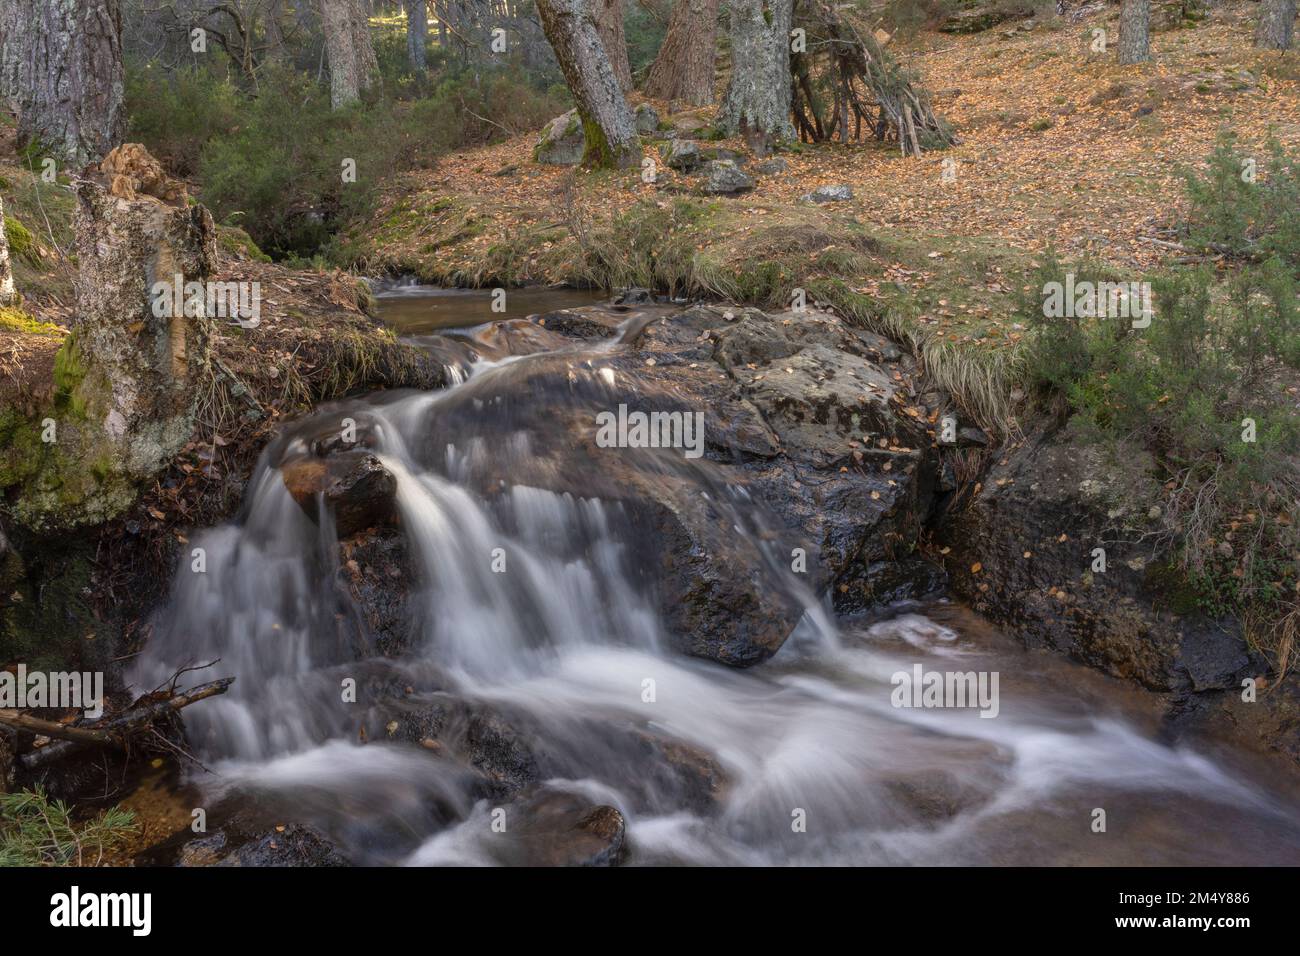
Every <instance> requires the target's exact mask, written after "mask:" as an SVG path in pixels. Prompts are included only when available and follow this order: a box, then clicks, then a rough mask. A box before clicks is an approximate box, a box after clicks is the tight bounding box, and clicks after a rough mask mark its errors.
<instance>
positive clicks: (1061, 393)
mask: <svg viewBox="0 0 1300 956" xmlns="http://www.w3.org/2000/svg"><path fill="white" fill-rule="evenodd" d="M1270 157H1271V158H1270V160H1269V172H1270V174H1271V175H1270V179H1269V180H1260V181H1257V182H1255V183H1251V182H1249V181H1247V180H1243V179H1241V177H1240V172H1241V168H1242V167H1241V164H1240V157H1239V156H1238V155H1237V154H1236V153H1235V152H1234V151H1233V150H1232V149H1231V148H1230V147H1229V146H1228V145H1226V144H1220V145H1219V147H1218V148H1217V149H1216V151H1215V153H1214V155H1213V156H1212V157H1211V160H1210V164H1209V168H1208V170H1207V171H1206V172H1205V173H1204V174H1202V175H1199V176H1195V177H1192V178H1191V179H1190V180H1189V197H1190V198H1191V200H1192V209H1193V212H1192V216H1193V221H1192V222H1191V223H1190V224H1189V235H1190V236H1193V237H1198V239H1199V241H1201V242H1204V243H1206V244H1207V245H1212V246H1213V247H1214V248H1216V249H1219V250H1221V251H1228V250H1231V251H1232V252H1233V254H1235V255H1236V256H1238V257H1239V260H1238V263H1237V267H1236V268H1235V270H1234V271H1232V272H1230V273H1228V274H1226V275H1222V274H1220V273H1217V272H1216V271H1215V270H1213V269H1212V268H1210V267H1208V266H1203V267H1198V268H1187V267H1184V268H1177V269H1173V270H1170V271H1166V272H1163V273H1161V274H1158V275H1156V276H1154V277H1152V278H1151V280H1150V282H1151V290H1152V298H1153V300H1154V315H1153V317H1152V321H1151V324H1150V326H1149V327H1147V328H1144V329H1135V328H1133V327H1132V325H1131V323H1130V321H1129V320H1118V319H1113V318H1109V319H1108V318H1089V317H1083V318H1078V317H1076V318H1048V317H1046V316H1045V315H1044V308H1043V303H1042V299H1041V298H1037V297H1036V296H1035V293H1036V292H1037V291H1038V290H1039V289H1041V288H1042V283H1043V282H1045V281H1058V282H1059V281H1062V277H1063V275H1064V273H1065V267H1063V266H1062V265H1061V264H1060V263H1059V262H1057V261H1055V260H1054V259H1053V258H1050V257H1049V259H1048V261H1047V262H1046V263H1045V264H1044V265H1043V267H1042V268H1041V269H1040V270H1039V273H1038V275H1037V277H1036V282H1035V284H1034V285H1033V286H1031V292H1030V294H1029V295H1028V296H1026V297H1025V298H1024V300H1023V301H1022V304H1021V312H1022V314H1023V315H1024V317H1025V320H1026V323H1027V324H1028V325H1029V326H1030V329H1031V332H1030V343H1029V346H1028V348H1027V351H1026V370H1027V373H1028V375H1029V378H1030V380H1031V382H1032V383H1033V384H1035V385H1037V386H1039V387H1040V390H1041V392H1042V393H1043V394H1047V395H1055V396H1058V397H1059V398H1060V399H1063V400H1064V402H1065V403H1066V405H1067V406H1068V409H1069V410H1070V412H1072V413H1073V414H1075V415H1076V416H1078V417H1079V418H1080V419H1081V421H1082V423H1083V424H1085V425H1086V426H1088V427H1090V428H1091V429H1092V430H1093V431H1094V433H1095V434H1097V435H1098V436H1099V437H1102V438H1108V439H1111V440H1114V441H1116V442H1119V441H1125V442H1137V443H1139V444H1140V445H1142V446H1143V447H1145V448H1146V449H1148V450H1149V451H1150V452H1151V453H1152V455H1153V458H1154V460H1155V461H1156V462H1157V467H1158V468H1159V470H1160V473H1159V474H1157V475H1156V476H1155V477H1156V478H1157V479H1158V480H1159V481H1160V482H1161V483H1162V484H1163V485H1164V487H1165V489H1166V492H1167V498H1166V500H1165V501H1164V503H1163V504H1164V507H1163V509H1162V518H1163V521H1164V525H1165V527H1164V534H1165V536H1166V540H1167V541H1168V542H1169V543H1170V545H1171V546H1172V547H1173V548H1174V550H1175V551H1176V553H1177V555H1178V559H1179V567H1180V569H1181V571H1182V573H1183V575H1184V578H1185V582H1186V584H1187V585H1189V588H1188V590H1189V592H1190V595H1191V597H1192V600H1193V601H1194V603H1195V604H1196V605H1198V606H1199V607H1200V608H1201V609H1202V610H1204V611H1207V612H1209V613H1211V614H1215V615H1223V614H1232V615H1235V616H1237V617H1238V618H1239V619H1241V620H1242V621H1243V622H1244V623H1245V625H1246V627H1247V631H1248V636H1249V637H1251V638H1252V639H1253V640H1254V641H1255V642H1256V644H1257V646H1259V647H1260V648H1261V649H1262V650H1264V651H1266V652H1268V653H1270V654H1271V656H1272V658H1273V660H1274V662H1275V664H1277V666H1278V667H1279V668H1281V667H1284V666H1285V662H1286V659H1287V657H1288V655H1289V653H1290V649H1291V646H1292V643H1293V641H1294V636H1295V632H1296V622H1297V619H1300V612H1298V611H1297V606H1300V559H1297V555H1300V412H1298V411H1297V407H1296V402H1295V399H1294V396H1293V395H1292V394H1290V393H1289V392H1288V389H1293V388H1294V383H1295V382H1296V381H1297V377H1296V372H1297V371H1300V305H1298V303H1297V290H1298V285H1297V277H1296V274H1295V272H1294V267H1295V264H1296V263H1297V261H1300V239H1298V236H1300V233H1297V231H1296V229H1295V225H1294V220H1295V216H1296V213H1295V210H1294V206H1292V207H1290V208H1285V209H1284V208H1278V207H1276V205H1275V204H1276V203H1278V202H1280V201H1281V199H1280V197H1283V196H1285V195H1288V194H1289V193H1290V192H1291V191H1294V190H1295V189H1296V184H1297V182H1300V180H1298V179H1297V176H1296V163H1295V160H1294V158H1291V157H1288V156H1286V155H1284V154H1283V152H1282V151H1281V150H1280V149H1277V148H1270ZM1073 271H1074V272H1075V274H1076V280H1075V281H1076V283H1077V282H1080V281H1083V280H1085V279H1086V280H1091V281H1098V280H1101V279H1110V280H1113V279H1114V278H1115V276H1114V275H1112V274H1109V273H1108V272H1107V270H1104V269H1100V268H1098V267H1096V266H1092V265H1087V264H1085V265H1081V266H1076V267H1074V268H1073ZM1251 428H1253V432H1254V437H1253V440H1248V436H1249V430H1250V429H1251Z"/></svg>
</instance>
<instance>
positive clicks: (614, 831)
mask: <svg viewBox="0 0 1300 956" xmlns="http://www.w3.org/2000/svg"><path fill="white" fill-rule="evenodd" d="M506 821H507V822H506V831H505V833H502V834H500V838H501V839H500V840H499V842H498V847H497V852H498V853H499V855H500V856H501V858H502V862H505V863H508V864H511V865H515V866H613V865H614V864H616V863H618V862H619V859H620V857H621V856H622V853H623V842H624V837H625V835H626V829H627V824H626V822H625V821H624V819H623V814H621V813H619V811H618V810H617V809H615V808H614V807H610V806H604V805H597V804H593V803H592V802H591V801H589V800H587V799H585V798H583V797H581V796H578V795H577V794H572V793H566V792H563V791H559V790H550V789H544V790H542V791H540V792H539V793H537V794H536V795H534V796H532V797H530V798H529V799H527V800H525V801H524V802H523V803H521V804H519V805H517V806H512V807H508V808H507V809H506Z"/></svg>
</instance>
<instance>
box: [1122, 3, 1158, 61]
mask: <svg viewBox="0 0 1300 956" xmlns="http://www.w3.org/2000/svg"><path fill="white" fill-rule="evenodd" d="M1149 59H1151V0H1124V3H1123V5H1122V6H1121V7H1120V8H1119V61H1120V62H1121V63H1145V62H1146V61H1147V60H1149Z"/></svg>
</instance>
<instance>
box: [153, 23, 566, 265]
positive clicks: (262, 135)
mask: <svg viewBox="0 0 1300 956" xmlns="http://www.w3.org/2000/svg"><path fill="white" fill-rule="evenodd" d="M390 41H391V42H390ZM396 42H397V41H396V40H394V39H393V38H391V37H387V36H386V35H385V36H383V37H381V38H380V42H379V46H380V50H381V54H382V56H381V63H382V64H386V67H385V68H386V69H388V70H390V71H392V72H393V73H394V76H395V77H396V75H397V72H398V70H399V66H398V61H399V51H398V50H397V49H396V46H395V44H396ZM403 42H404V41H403ZM385 44H387V45H388V46H394V49H392V50H388V49H387V46H386V45H385ZM400 55H401V57H403V58H404V57H405V47H404V46H403V47H402V48H401V50H400ZM435 59H437V58H435ZM403 62H404V61H403ZM402 69H405V67H403V68H402ZM259 89H260V93H256V94H254V93H249V92H246V91H242V90H240V89H239V88H238V87H237V86H236V85H235V84H234V83H233V82H232V81H231V80H230V79H228V78H226V77H224V76H221V75H219V74H218V73H216V72H215V71H212V70H199V69H194V70H184V71H181V72H179V73H177V74H174V75H170V76H168V75H164V74H163V72H162V71H158V70H154V69H150V68H148V67H145V68H139V69H133V70H132V71H131V72H130V75H129V78H128V103H129V106H130V109H131V130H132V135H133V136H134V137H135V138H138V139H139V140H140V141H142V142H143V143H144V144H145V145H146V146H147V147H148V148H149V149H150V151H151V152H153V153H154V154H155V155H156V156H158V157H159V159H160V160H162V161H163V162H164V164H165V165H166V166H167V168H168V170H169V172H171V173H172V174H173V175H176V176H179V177H185V178H191V177H197V178H198V180H199V181H200V183H201V185H202V189H201V192H200V198H201V199H202V201H203V202H204V203H205V204H206V205H207V206H208V207H209V208H211V209H212V212H213V214H214V216H216V218H217V220H218V222H222V223H224V224H226V225H231V226H239V227H240V228H242V229H244V230H245V231H247V233H248V234H249V236H251V237H252V239H253V240H254V241H255V243H256V244H257V246H259V247H261V249H262V250H264V251H265V252H266V253H268V254H269V255H270V256H272V257H273V258H277V259H282V258H288V257H306V258H310V257H312V256H315V255H319V254H322V253H328V251H329V249H330V247H331V245H332V243H333V237H334V236H335V234H337V233H338V232H340V231H341V230H342V229H343V228H344V227H345V226H346V224H347V222H348V221H350V220H351V219H353V218H355V217H357V216H360V215H363V214H365V213H366V212H368V211H369V209H370V208H372V204H373V199H374V195H375V191H376V190H377V188H378V187H379V186H380V185H381V184H382V183H383V182H384V180H385V179H386V178H387V177H390V176H392V175H394V174H396V173H398V172H401V171H402V170H405V169H410V168H413V167H415V166H417V165H419V164H425V165H428V164H430V163H431V162H432V161H433V160H434V159H436V158H437V157H438V156H439V155H442V154H444V153H446V152H448V151H449V150H453V149H460V148H464V147H469V146H480V145H484V144H486V143H489V142H491V141H493V140H494V139H499V138H501V137H503V136H505V135H507V133H517V132H522V131H525V130H528V129H533V128H537V127H539V126H541V125H542V124H543V123H544V122H546V121H547V120H549V119H550V118H551V117H553V116H554V115H555V114H556V113H560V112H563V110H564V109H565V108H566V106H567V103H566V101H565V99H563V98H562V97H561V96H559V95H557V93H556V91H555V90H554V89H553V88H546V89H543V88H539V87H538V86H536V85H534V84H533V83H532V82H531V81H530V79H529V78H528V77H527V76H526V75H525V74H523V73H522V72H520V71H519V70H517V69H516V68H513V67H511V68H505V69H500V70H495V71H482V70H480V71H478V72H477V73H465V74H464V75H459V74H458V75H450V74H445V73H444V74H443V75H440V76H435V77H433V78H430V79H428V80H421V81H418V82H417V81H414V80H413V79H412V78H411V77H410V76H409V70H408V73H407V76H406V78H405V79H404V80H403V79H401V78H400V77H397V78H395V79H394V80H392V81H388V82H383V83H380V84H379V86H378V88H377V89H375V90H372V91H371V92H370V93H369V94H368V96H367V98H366V101H365V102H363V103H359V104H357V105H356V106H354V107H351V108H349V109H344V110H332V109H331V108H330V103H329V94H328V91H327V89H326V88H325V87H324V86H323V85H322V84H319V83H317V82H316V80H315V77H314V76H311V75H309V74H307V73H304V72H302V71H298V70H295V69H293V68H291V67H289V66H287V65H272V66H268V67H267V68H265V69H264V70H263V71H262V73H261V74H260V81H259ZM402 97H409V98H405V99H403V98H402ZM345 160H352V161H353V163H355V169H356V181H355V182H344V178H343V169H344V161H345Z"/></svg>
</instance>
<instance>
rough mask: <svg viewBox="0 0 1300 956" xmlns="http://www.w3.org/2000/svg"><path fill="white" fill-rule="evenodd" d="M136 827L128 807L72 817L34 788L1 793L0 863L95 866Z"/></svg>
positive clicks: (67, 810) (60, 804)
mask: <svg viewBox="0 0 1300 956" xmlns="http://www.w3.org/2000/svg"><path fill="white" fill-rule="evenodd" d="M135 830H136V822H135V814H134V813H132V812H131V811H130V810H123V809H120V808H118V807H113V808H112V809H109V810H105V811H104V812H103V813H102V814H100V815H99V816H98V817H95V818H93V819H90V820H84V821H75V820H73V818H72V814H71V812H70V811H69V809H68V806H67V805H66V804H64V803H62V802H61V801H59V800H51V799H49V798H48V797H47V796H46V795H45V792H44V791H43V790H40V789H39V788H38V789H37V790H25V791H21V792H19V793H9V794H0V866H97V865H99V863H100V862H101V861H102V860H103V856H104V854H105V853H106V852H109V851H111V850H113V849H114V848H116V847H117V846H119V845H121V844H122V843H124V842H125V841H126V839H127V838H128V837H129V836H130V835H131V834H132V833H134V832H135Z"/></svg>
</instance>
